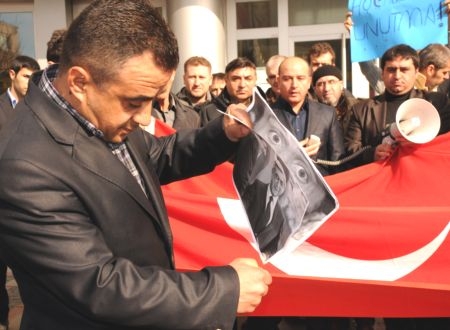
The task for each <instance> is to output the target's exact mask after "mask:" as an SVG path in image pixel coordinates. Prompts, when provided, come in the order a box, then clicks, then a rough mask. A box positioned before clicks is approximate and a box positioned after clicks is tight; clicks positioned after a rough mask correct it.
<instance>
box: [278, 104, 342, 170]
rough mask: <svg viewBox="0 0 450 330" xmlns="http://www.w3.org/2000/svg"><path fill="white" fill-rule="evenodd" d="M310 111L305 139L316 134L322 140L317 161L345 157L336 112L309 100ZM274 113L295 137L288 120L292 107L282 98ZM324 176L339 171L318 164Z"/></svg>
mask: <svg viewBox="0 0 450 330" xmlns="http://www.w3.org/2000/svg"><path fill="white" fill-rule="evenodd" d="M308 103H309V105H308V106H309V110H308V119H307V123H306V134H305V138H306V137H309V136H310V135H311V134H314V135H316V136H318V137H319V138H320V141H321V145H320V148H319V151H318V152H317V155H316V156H315V157H314V158H316V159H322V160H332V161H334V160H338V159H341V158H342V157H343V156H344V155H345V148H344V137H343V132H342V127H341V125H340V124H339V121H338V119H337V115H336V110H335V109H334V108H332V107H330V106H328V105H326V104H323V103H319V102H317V101H313V100H308ZM272 109H273V112H274V113H275V115H276V116H277V117H278V119H279V120H280V122H281V123H282V124H283V125H284V126H285V127H286V128H287V129H288V130H289V131H290V132H292V133H293V134H294V135H295V132H294V128H293V127H292V125H291V123H290V122H289V120H288V117H287V114H286V112H287V111H288V110H287V109H292V107H291V106H290V105H289V104H288V103H287V102H286V101H285V100H283V99H282V98H281V97H279V98H278V100H277V102H276V103H275V104H274V105H273V106H272ZM316 166H317V169H318V170H319V171H320V172H321V174H322V175H327V174H330V173H334V172H336V171H337V168H335V167H326V166H324V165H321V164H316Z"/></svg>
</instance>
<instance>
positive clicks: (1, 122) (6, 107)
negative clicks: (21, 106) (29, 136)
mask: <svg viewBox="0 0 450 330" xmlns="http://www.w3.org/2000/svg"><path fill="white" fill-rule="evenodd" d="M13 113H14V108H13V107H12V104H11V99H10V98H9V95H8V93H3V94H2V95H0V129H2V128H3V127H4V126H5V124H6V122H7V121H8V119H9V118H11V117H12V115H13Z"/></svg>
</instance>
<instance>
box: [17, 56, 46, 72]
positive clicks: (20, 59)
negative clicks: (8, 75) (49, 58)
mask: <svg viewBox="0 0 450 330" xmlns="http://www.w3.org/2000/svg"><path fill="white" fill-rule="evenodd" d="M23 68H27V69H30V70H31V71H33V72H34V71H38V70H40V69H41V67H40V66H39V63H38V62H37V61H36V60H35V59H34V58H32V57H29V56H26V55H19V56H16V57H15V58H14V60H13V61H12V64H11V67H10V68H9V69H10V70H13V71H14V72H15V73H17V72H19V71H20V70H21V69H23Z"/></svg>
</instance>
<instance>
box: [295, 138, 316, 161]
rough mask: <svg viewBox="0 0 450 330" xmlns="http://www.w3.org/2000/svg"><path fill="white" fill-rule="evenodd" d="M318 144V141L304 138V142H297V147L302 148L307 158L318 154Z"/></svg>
mask: <svg viewBox="0 0 450 330" xmlns="http://www.w3.org/2000/svg"><path fill="white" fill-rule="evenodd" d="M320 143H321V142H320V139H311V138H306V139H304V140H301V141H298V145H299V146H300V148H303V150H305V152H306V154H307V155H308V156H309V157H313V156H315V155H317V153H318V152H319V148H320Z"/></svg>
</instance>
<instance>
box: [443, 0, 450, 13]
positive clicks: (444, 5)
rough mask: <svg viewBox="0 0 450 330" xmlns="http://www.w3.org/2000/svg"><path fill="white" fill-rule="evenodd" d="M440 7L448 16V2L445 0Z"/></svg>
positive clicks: (449, 1) (449, 7)
mask: <svg viewBox="0 0 450 330" xmlns="http://www.w3.org/2000/svg"><path fill="white" fill-rule="evenodd" d="M442 7H444V8H445V13H446V14H447V15H448V14H450V0H445V1H443V2H442Z"/></svg>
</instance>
